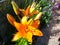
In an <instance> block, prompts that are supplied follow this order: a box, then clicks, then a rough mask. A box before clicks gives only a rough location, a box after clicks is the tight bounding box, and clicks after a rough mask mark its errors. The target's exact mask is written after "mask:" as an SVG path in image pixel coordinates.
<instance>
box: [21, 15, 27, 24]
mask: <svg viewBox="0 0 60 45" xmlns="http://www.w3.org/2000/svg"><path fill="white" fill-rule="evenodd" d="M27 18H28V17H27V16H23V17H22V20H21V23H22V24H24V25H25V24H26V23H27Z"/></svg>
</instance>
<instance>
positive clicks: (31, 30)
mask: <svg viewBox="0 0 60 45" xmlns="http://www.w3.org/2000/svg"><path fill="white" fill-rule="evenodd" d="M28 28H29V31H30V32H31V33H32V34H33V35H36V36H43V33H42V32H41V31H40V30H38V29H36V28H34V27H32V26H29V27H28Z"/></svg>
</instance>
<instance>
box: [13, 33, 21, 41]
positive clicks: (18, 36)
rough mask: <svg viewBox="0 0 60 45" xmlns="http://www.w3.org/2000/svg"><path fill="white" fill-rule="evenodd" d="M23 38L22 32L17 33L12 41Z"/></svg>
mask: <svg viewBox="0 0 60 45" xmlns="http://www.w3.org/2000/svg"><path fill="white" fill-rule="evenodd" d="M21 37H22V35H21V34H20V32H17V33H16V34H15V35H14V37H13V39H12V41H16V40H18V39H20V38H21Z"/></svg>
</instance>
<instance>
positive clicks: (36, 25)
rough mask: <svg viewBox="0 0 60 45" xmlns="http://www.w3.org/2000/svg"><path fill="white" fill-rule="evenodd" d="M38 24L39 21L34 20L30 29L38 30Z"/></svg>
mask: <svg viewBox="0 0 60 45" xmlns="http://www.w3.org/2000/svg"><path fill="white" fill-rule="evenodd" d="M39 24H40V21H39V20H34V21H33V22H32V23H31V24H30V25H31V26H32V27H35V28H38V26H39Z"/></svg>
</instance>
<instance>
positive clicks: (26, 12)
mask: <svg viewBox="0 0 60 45" xmlns="http://www.w3.org/2000/svg"><path fill="white" fill-rule="evenodd" d="M19 11H21V12H22V13H23V15H24V16H28V14H29V11H30V5H29V6H28V7H27V9H26V10H24V9H19Z"/></svg>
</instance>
